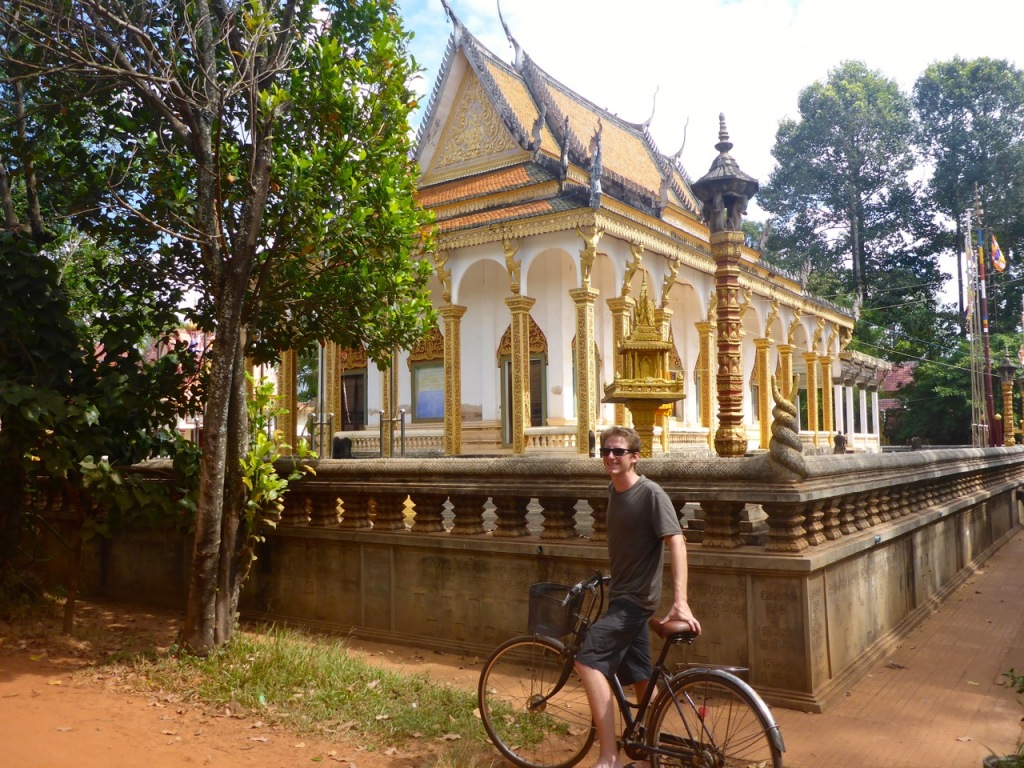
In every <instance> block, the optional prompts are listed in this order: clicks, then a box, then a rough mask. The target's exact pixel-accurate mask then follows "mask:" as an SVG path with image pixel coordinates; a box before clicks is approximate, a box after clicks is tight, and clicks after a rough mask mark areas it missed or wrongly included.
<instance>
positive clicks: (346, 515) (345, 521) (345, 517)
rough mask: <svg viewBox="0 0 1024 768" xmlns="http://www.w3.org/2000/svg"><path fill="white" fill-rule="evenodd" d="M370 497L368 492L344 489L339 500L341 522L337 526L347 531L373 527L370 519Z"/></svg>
mask: <svg viewBox="0 0 1024 768" xmlns="http://www.w3.org/2000/svg"><path fill="white" fill-rule="evenodd" d="M370 505H371V498H370V494H368V493H361V492H360V491H356V490H346V491H345V497H344V498H343V499H342V500H341V522H340V523H339V524H338V527H339V528H344V529H345V530H348V531H363V530H367V529H369V528H373V522H372V521H371V520H370Z"/></svg>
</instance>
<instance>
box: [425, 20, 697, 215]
mask: <svg viewBox="0 0 1024 768" xmlns="http://www.w3.org/2000/svg"><path fill="white" fill-rule="evenodd" d="M451 19H452V22H453V24H454V25H455V31H454V32H453V34H452V37H451V39H450V40H449V43H448V48H447V51H446V53H445V58H444V62H443V64H442V67H441V72H440V74H439V75H438V79H437V82H436V84H435V87H434V92H433V95H432V96H431V100H430V104H429V106H428V108H427V112H426V113H425V115H424V119H423V123H422V124H421V126H420V133H419V136H418V137H417V146H416V160H417V161H418V162H419V163H420V166H421V168H422V173H423V175H422V177H421V179H420V184H419V190H420V191H419V199H420V202H421V204H422V205H423V206H424V207H427V208H430V209H432V210H434V212H435V214H436V216H437V221H438V226H439V229H440V231H441V232H442V233H450V232H455V231H458V230H461V229H466V228H473V227H480V226H487V225H491V224H494V223H496V222H501V221H506V220H508V219H509V218H511V217H514V216H516V215H520V216H521V215H538V214H542V213H546V212H554V211H558V210H567V209H573V208H579V207H590V208H593V209H599V208H601V207H602V205H601V201H602V199H603V198H605V197H607V199H608V202H609V203H610V202H612V201H615V202H616V203H618V204H620V205H621V204H625V205H628V206H630V207H631V208H634V209H636V210H638V211H639V212H640V213H642V214H644V215H646V216H652V217H656V218H660V217H661V214H662V212H663V211H665V210H666V209H668V210H669V212H670V213H671V215H672V216H673V217H674V220H676V221H678V219H679V217H680V216H681V217H683V218H690V219H692V220H693V221H694V222H695V223H696V221H697V213H698V205H697V201H696V198H695V197H694V196H693V194H692V192H691V191H690V189H689V182H688V180H687V178H686V176H685V174H684V173H683V171H682V169H681V168H679V167H678V165H677V164H676V160H675V158H670V157H667V156H665V155H663V154H661V153H660V152H659V151H658V149H657V147H656V146H655V145H654V142H653V141H652V140H651V137H650V134H649V133H648V132H647V125H646V123H645V124H633V123H629V122H626V121H624V120H621V119H620V118H618V117H616V116H615V115H613V114H612V113H610V112H608V111H607V110H604V109H601V108H599V107H597V106H596V105H594V104H593V103H592V102H590V101H588V100H587V99H585V98H583V97H582V96H580V95H579V94H577V93H576V92H575V91H573V90H571V89H570V88H568V87H566V86H565V85H564V84H562V83H560V82H558V81H557V80H555V79H554V78H552V77H551V76H550V75H548V74H547V73H546V72H544V71H543V70H541V69H540V68H539V67H538V66H537V65H536V64H534V62H533V61H532V60H531V59H530V57H529V56H527V55H526V54H524V53H523V52H522V51H521V49H519V47H518V45H516V61H515V63H514V64H512V65H510V64H507V63H505V62H503V61H501V60H500V59H498V58H497V57H496V56H495V55H494V54H493V53H491V52H490V51H489V50H487V49H486V48H485V47H484V46H482V45H481V44H480V43H479V41H477V39H476V38H475V37H474V36H473V35H472V34H471V33H470V32H469V31H468V30H467V29H466V28H465V27H464V26H463V25H462V23H461V22H460V21H459V20H458V19H457V18H456V17H455V16H454V14H451ZM510 192H515V193H516V194H514V195H510V194H508V193H510ZM467 201H473V203H472V204H470V203H468V202H467ZM541 201H545V202H544V203H542V202H541ZM464 202H465V203H466V204H461V203H464Z"/></svg>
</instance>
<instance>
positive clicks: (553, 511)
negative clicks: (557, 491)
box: [538, 496, 579, 539]
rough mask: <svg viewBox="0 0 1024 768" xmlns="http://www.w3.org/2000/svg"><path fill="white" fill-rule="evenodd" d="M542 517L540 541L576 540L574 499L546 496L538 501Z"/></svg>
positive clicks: (577, 536)
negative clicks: (542, 528)
mask: <svg viewBox="0 0 1024 768" xmlns="http://www.w3.org/2000/svg"><path fill="white" fill-rule="evenodd" d="M538 501H539V502H540V505H541V508H542V510H543V511H542V512H541V514H542V516H543V517H544V530H542V531H541V534H540V537H541V538H542V539H576V538H579V535H578V534H577V533H576V501H577V500H576V499H566V498H560V497H557V496H548V497H545V498H540V499H538Z"/></svg>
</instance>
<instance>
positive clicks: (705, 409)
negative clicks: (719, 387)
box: [697, 322, 715, 449]
mask: <svg viewBox="0 0 1024 768" xmlns="http://www.w3.org/2000/svg"><path fill="white" fill-rule="evenodd" d="M697 335H698V337H699V343H700V359H701V368H700V370H698V371H697V376H698V377H699V378H700V404H699V406H698V408H697V415H698V417H699V418H700V425H701V426H702V427H707V430H708V447H709V448H711V449H714V442H713V440H714V430H713V429H712V427H713V426H714V422H713V419H714V415H713V414H714V410H713V408H712V403H713V400H712V396H711V395H712V392H714V389H715V368H714V360H715V326H714V323H710V322H700V323H697Z"/></svg>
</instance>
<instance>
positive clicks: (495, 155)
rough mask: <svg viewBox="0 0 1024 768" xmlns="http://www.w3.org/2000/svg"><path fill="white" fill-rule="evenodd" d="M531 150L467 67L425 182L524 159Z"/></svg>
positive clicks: (423, 183)
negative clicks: (504, 118) (507, 125)
mask: <svg viewBox="0 0 1024 768" xmlns="http://www.w3.org/2000/svg"><path fill="white" fill-rule="evenodd" d="M528 156H529V155H528V153H527V152H525V151H524V150H523V148H522V147H520V146H519V144H518V142H516V140H515V138H514V137H513V136H512V134H511V133H510V132H509V130H508V128H506V127H505V123H504V122H503V121H502V119H501V116H500V115H499V114H498V111H497V110H496V109H495V108H494V105H493V103H492V102H491V100H490V98H489V97H488V95H487V91H486V90H485V89H484V87H483V85H482V84H481V82H480V80H479V78H477V77H476V75H475V73H474V72H473V71H472V70H471V69H467V70H466V72H465V74H464V76H463V79H462V83H461V84H460V85H459V92H458V95H457V96H456V98H455V103H454V105H453V107H452V110H451V113H450V115H449V118H448V121H447V123H446V124H445V127H444V131H443V132H442V134H441V138H440V139H439V141H438V146H437V151H436V152H434V156H433V157H432V158H431V162H430V167H429V168H428V169H427V171H426V173H424V175H423V179H422V181H421V182H420V184H421V186H428V185H430V184H437V183H440V182H444V181H450V180H452V179H456V178H461V177H465V176H469V175H472V174H476V173H481V172H483V171H488V170H493V169H496V168H503V167H506V166H508V165H512V164H514V163H517V162H521V161H522V160H523V159H524V157H528Z"/></svg>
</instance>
